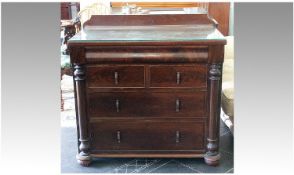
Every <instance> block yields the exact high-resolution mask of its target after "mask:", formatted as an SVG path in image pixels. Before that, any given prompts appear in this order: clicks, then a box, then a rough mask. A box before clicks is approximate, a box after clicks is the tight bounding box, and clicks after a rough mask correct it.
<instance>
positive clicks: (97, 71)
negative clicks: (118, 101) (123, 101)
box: [87, 65, 145, 88]
mask: <svg viewBox="0 0 294 175" xmlns="http://www.w3.org/2000/svg"><path fill="white" fill-rule="evenodd" d="M87 83H88V87H90V88H91V87H144V86H145V76H144V66H115V65H113V66H108V65H101V66H88V67H87Z"/></svg>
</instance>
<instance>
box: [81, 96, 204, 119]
mask: <svg viewBox="0 0 294 175" xmlns="http://www.w3.org/2000/svg"><path fill="white" fill-rule="evenodd" d="M87 104H88V114H89V117H90V118H96V117H98V118H101V117H120V118H122V117H153V118H154V117H156V118H161V117H189V118H203V117H206V116H207V112H206V91H198V92H178V93H168V92H158V93H155V92H153V93H151V92H150V93H147V92H145V93H139V92H109V93H91V94H89V95H88V103H87Z"/></svg>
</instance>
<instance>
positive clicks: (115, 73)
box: [114, 72, 118, 85]
mask: <svg viewBox="0 0 294 175" xmlns="http://www.w3.org/2000/svg"><path fill="white" fill-rule="evenodd" d="M114 83H115V84H116V85H118V72H114Z"/></svg>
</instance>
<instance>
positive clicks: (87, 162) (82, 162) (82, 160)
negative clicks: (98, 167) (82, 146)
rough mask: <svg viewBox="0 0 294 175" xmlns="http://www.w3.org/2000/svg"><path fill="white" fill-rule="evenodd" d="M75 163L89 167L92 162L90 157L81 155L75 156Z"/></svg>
mask: <svg viewBox="0 0 294 175" xmlns="http://www.w3.org/2000/svg"><path fill="white" fill-rule="evenodd" d="M76 158H77V161H78V163H79V164H80V165H82V166H89V165H90V164H91V162H92V157H91V156H90V155H83V154H82V153H80V154H77V156H76Z"/></svg>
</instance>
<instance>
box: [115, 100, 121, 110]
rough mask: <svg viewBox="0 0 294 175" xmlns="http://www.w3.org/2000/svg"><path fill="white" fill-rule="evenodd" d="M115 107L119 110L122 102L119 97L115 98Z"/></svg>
mask: <svg viewBox="0 0 294 175" xmlns="http://www.w3.org/2000/svg"><path fill="white" fill-rule="evenodd" d="M115 107H116V112H119V108H120V104H119V100H118V99H116V100H115Z"/></svg>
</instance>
